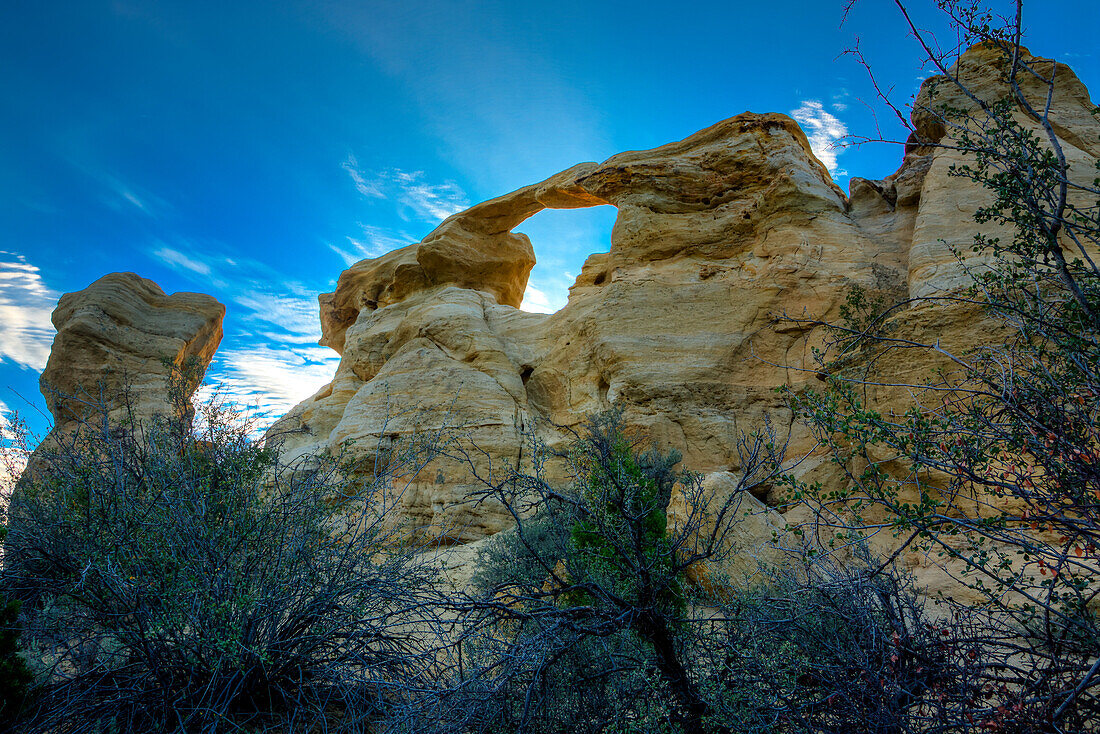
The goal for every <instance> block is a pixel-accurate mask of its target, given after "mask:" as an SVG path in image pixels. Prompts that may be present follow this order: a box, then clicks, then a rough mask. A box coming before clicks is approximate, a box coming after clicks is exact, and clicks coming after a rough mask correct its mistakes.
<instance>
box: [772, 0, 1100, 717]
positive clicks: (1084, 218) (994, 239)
mask: <svg viewBox="0 0 1100 734" xmlns="http://www.w3.org/2000/svg"><path fill="white" fill-rule="evenodd" d="M896 4H897V6H898V7H899V8H900V9H901V11H902V18H903V22H904V25H905V26H907V30H908V31H909V32H910V33H911V34H912V35H913V36H914V38H916V39H917V40H918V41H919V42H920V44H921V46H922V48H923V49H924V50H925V54H926V59H925V61H926V62H927V63H928V64H930V65H931V66H933V67H935V68H936V69H937V70H938V71H939V72H940V74H941V76H940V77H938V78H937V79H936V80H935V81H934V82H933V83H932V84H930V85H929V87H927V89H926V92H927V93H926V94H922V96H921V97H919V98H918V102H917V103H916V104H917V105H919V106H917V107H915V108H914V109H913V110H912V111H913V112H914V113H916V114H917V115H919V116H921V117H922V118H923V119H924V120H925V124H924V125H923V126H919V129H916V128H915V129H913V130H912V136H911V142H912V143H913V144H915V145H917V146H920V147H923V148H924V149H926V150H928V151H936V149H942V150H944V151H950V155H952V156H953V157H954V158H955V159H956V163H955V164H954V165H952V166H950V168H949V171H948V173H949V175H951V176H954V177H957V178H960V179H963V180H966V181H969V182H972V183H974V184H977V185H978V186H980V187H982V188H983V189H984V193H985V196H984V197H983V199H982V200H981V203H982V205H981V206H979V207H978V208H977V210H976V212H975V215H974V220H975V225H976V227H975V228H976V229H977V230H978V234H976V235H975V236H974V238H973V242H972V244H971V246H970V248H969V251H967V252H964V251H962V250H954V254H955V256H956V258H957V260H958V265H959V269H960V273H964V274H965V275H967V276H969V278H968V282H969V286H968V287H960V288H957V289H955V290H953V291H951V292H945V293H940V294H937V295H934V296H927V297H922V298H913V299H908V300H905V301H902V302H899V303H890V302H882V303H872V302H871V301H869V300H868V299H866V298H864V297H863V296H862V294H859V293H853V294H852V297H851V298H850V299H849V302H848V304H847V308H846V309H845V310H844V311H842V313H841V316H842V318H841V319H839V320H825V319H823V320H818V321H814V320H802V322H803V325H804V326H807V327H809V326H811V325H820V326H824V327H826V328H825V330H824V332H825V333H826V335H827V338H826V348H825V349H824V350H823V351H822V352H821V353H820V355H819V356H820V360H821V364H820V365H818V370H819V374H820V375H821V376H822V377H823V378H824V385H823V386H822V387H821V388H820V389H816V390H806V391H804V392H802V393H800V394H795V393H793V392H792V393H790V398H791V403H792V406H793V407H794V408H795V410H796V411H797V412H798V413H799V415H800V417H801V419H802V420H803V421H805V423H806V424H807V425H808V426H809V427H810V428H811V429H812V431H813V432H814V434H815V437H816V438H818V439H819V440H820V441H821V444H822V446H824V447H825V448H826V449H827V451H828V452H829V454H830V457H831V459H832V460H833V462H834V463H835V465H836V466H837V467H838V469H839V470H840V472H841V473H842V474H843V475H844V476H845V479H846V481H845V482H844V483H843V486H840V487H836V486H832V487H829V488H828V490H827V491H826V490H825V489H824V488H822V487H820V486H817V485H814V484H813V483H806V484H801V485H798V486H797V492H796V494H795V496H794V498H795V499H798V500H799V501H804V502H806V503H807V504H808V505H809V506H810V507H811V509H812V510H813V513H814V515H815V521H816V524H817V525H818V527H817V528H815V531H822V532H832V533H834V534H835V536H836V537H838V538H843V539H845V540H849V539H851V538H859V537H869V536H871V535H879V536H880V537H881V536H883V535H884V534H885V533H886V532H891V533H893V534H894V536H895V537H896V548H897V552H898V553H899V554H901V553H903V552H907V551H908V552H919V553H922V554H924V555H926V556H927V557H931V558H934V559H937V562H938V564H939V566H940V569H941V570H943V571H946V572H947V573H948V574H950V575H952V576H954V579H955V581H956V582H957V583H958V587H957V588H958V589H959V590H960V591H965V593H964V594H963V593H960V594H956V595H946V596H945V598H944V599H943V600H942V601H943V603H944V604H946V605H950V606H954V607H955V609H954V613H955V614H956V616H957V624H956V625H955V628H953V629H951V630H949V631H948V632H947V634H948V636H949V638H950V639H952V640H953V643H954V644H955V646H956V647H957V650H956V653H957V654H959V655H967V656H969V655H973V656H975V657H977V658H979V659H981V660H983V661H984V663H985V664H984V665H983V666H981V668H980V669H979V670H977V671H976V674H979V677H980V687H981V688H982V690H983V691H985V693H984V694H983V695H982V696H981V697H978V698H973V697H971V696H970V694H969V693H965V694H963V696H962V698H961V699H959V700H958V701H957V702H956V704H957V705H953V706H948V707H947V708H946V709H945V710H944V715H945V716H948V715H949V717H950V720H949V721H945V722H943V723H942V724H941V728H943V729H945V730H952V731H969V730H972V728H974V727H981V728H983V729H985V730H988V731H1044V732H1045V731H1051V732H1070V731H1095V730H1097V728H1098V724H1097V722H1098V721H1100V696H1097V691H1100V605H1098V604H1097V598H1098V594H1100V584H1098V579H1100V575H1098V573H1097V570H1098V563H1100V550H1098V549H1100V502H1098V500H1100V462H1098V460H1097V458H1098V454H1097V451H1098V447H1100V267H1098V265H1097V259H1096V255H1097V252H1098V246H1100V178H1097V177H1096V173H1097V171H1100V160H1097V158H1096V156H1095V155H1094V154H1093V153H1090V152H1089V151H1090V150H1092V148H1090V143H1091V144H1095V142H1096V139H1095V138H1093V140H1092V141H1088V140H1082V139H1081V138H1080V137H1079V136H1077V137H1075V136H1074V135H1070V134H1068V133H1067V132H1066V130H1065V129H1064V128H1063V127H1062V126H1061V123H1060V120H1059V115H1060V114H1062V112H1061V111H1060V110H1059V109H1058V105H1057V104H1055V102H1054V100H1056V99H1058V98H1059V95H1061V94H1063V93H1064V89H1065V85H1068V84H1070V80H1069V78H1068V77H1069V73H1068V71H1067V70H1066V69H1065V68H1064V67H1063V68H1059V67H1058V66H1057V65H1056V64H1054V63H1053V62H1050V61H1047V60H1042V59H1038V58H1032V57H1030V55H1029V54H1027V53H1026V51H1025V49H1023V47H1022V46H1021V42H1022V39H1023V34H1024V28H1025V21H1024V8H1023V3H1019V2H1017V3H1015V4H1014V5H1015V7H1014V8H1013V11H1012V12H1011V13H1010V14H1008V15H1006V16H1001V15H999V14H998V13H997V12H995V8H994V7H993V6H991V5H990V4H988V3H983V2H978V1H976V0H966V1H957V0H947V1H945V0H939V1H937V2H936V3H934V4H935V5H936V6H937V8H938V10H939V11H941V12H942V13H943V18H944V19H945V20H946V21H947V23H948V24H949V25H950V27H951V31H952V33H951V35H952V41H951V42H950V43H946V44H941V43H940V42H939V41H938V40H937V39H936V38H934V37H933V36H932V34H930V33H929V32H928V31H926V30H924V29H922V28H921V27H920V26H919V25H917V24H916V23H915V22H914V21H913V20H912V17H911V16H910V14H909V9H908V7H907V5H908V4H907V3H902V2H898V3H896ZM975 44H980V45H981V46H982V47H983V48H984V52H983V53H985V54H986V55H987V57H988V58H989V59H990V60H989V62H988V63H989V69H990V72H991V73H992V74H993V75H995V78H996V80H997V81H998V82H999V83H1000V84H1001V90H1002V94H1001V96H1000V98H996V99H992V98H983V97H981V96H980V94H979V93H978V92H977V90H975V89H972V88H971V87H970V86H969V84H970V81H969V79H968V76H967V73H966V68H965V67H966V62H965V61H960V54H961V52H962V49H965V48H967V47H969V46H972V45H975ZM857 53H858V51H857ZM861 60H862V57H861ZM865 63H866V62H865ZM880 88H886V86H885V85H884V86H882V87H880ZM982 93H983V94H984V93H985V92H982ZM960 100H961V101H960ZM886 101H887V102H888V103H889V100H886ZM960 105H964V107H960ZM894 109H895V110H897V111H899V113H900V111H901V110H900V108H898V107H895V108H894ZM1096 112H1100V110H1094V113H1096ZM905 117H906V115H900V114H899V119H902V120H904V119H905ZM929 122H934V123H935V124H932V125H930V124H928V123H929ZM931 130H938V133H937V134H938V135H942V137H935V138H934V139H930V138H929V137H928V133H929V131H931ZM937 154H938V153H937ZM990 224H992V225H996V226H997V230H996V231H997V233H998V235H999V236H993V235H992V234H990V232H991V229H990V227H989V226H987V225H990ZM945 248H946V245H945ZM915 307H918V308H923V309H926V310H931V309H942V312H944V313H946V314H951V313H955V314H963V315H964V316H965V315H967V314H968V313H969V314H974V315H975V316H974V318H981V319H984V324H985V327H986V328H987V330H988V332H989V334H990V335H991V336H990V338H989V340H988V341H987V342H986V343H984V344H970V345H965V344H964V345H960V346H959V347H958V348H957V349H954V350H950V349H948V348H945V346H944V345H943V344H941V343H940V342H939V341H935V342H934V343H932V342H929V343H921V342H919V341H914V340H913V339H912V338H910V334H908V333H907V332H906V331H905V330H904V328H903V327H904V324H905V319H906V314H907V312H909V311H910V310H911V309H913V308H915ZM993 335H996V337H994V336H993ZM914 355H921V356H922V358H924V359H927V360H928V361H930V362H931V361H938V362H939V363H940V364H942V365H944V366H943V367H942V368H940V369H937V370H934V371H933V370H929V371H928V372H927V373H926V374H925V375H924V376H923V377H922V376H917V377H914V376H912V375H907V376H906V378H905V379H904V381H903V384H893V385H892V386H891V385H890V384H889V383H891V382H895V380H894V379H891V378H890V376H889V373H887V374H886V375H885V376H884V375H883V374H882V372H881V370H879V369H878V367H880V366H881V365H890V364H892V363H895V362H897V361H903V360H913V358H914ZM895 374H896V373H895ZM895 379H897V378H895ZM889 387H893V388H894V390H895V391H896V393H897V394H906V395H909V396H911V397H912V401H911V403H910V405H909V406H908V407H907V408H906V407H905V406H901V407H894V408H893V409H891V410H884V409H883V407H882V405H881V404H876V403H875V402H874V401H873V400H869V399H868V396H869V395H874V394H881V393H882V391H883V388H889ZM822 526H827V528H823V527H822ZM956 597H963V598H964V599H965V601H964V602H962V603H960V602H959V599H957V598H956Z"/></svg>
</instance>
